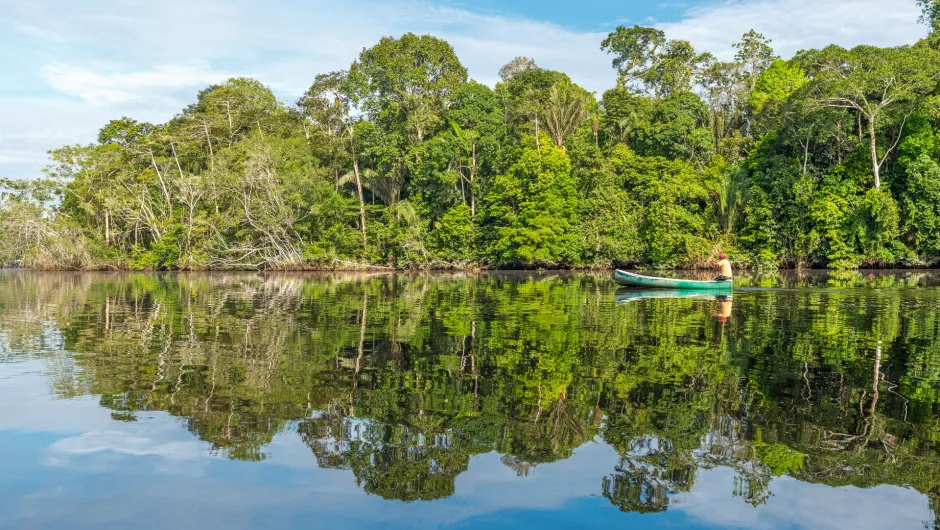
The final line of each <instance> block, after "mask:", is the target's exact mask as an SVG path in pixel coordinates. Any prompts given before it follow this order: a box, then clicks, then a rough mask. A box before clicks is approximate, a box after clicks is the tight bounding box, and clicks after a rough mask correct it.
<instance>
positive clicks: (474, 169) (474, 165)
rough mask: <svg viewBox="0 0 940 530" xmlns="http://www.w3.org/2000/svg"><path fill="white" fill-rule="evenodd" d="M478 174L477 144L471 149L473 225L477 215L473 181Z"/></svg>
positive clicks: (471, 221)
mask: <svg viewBox="0 0 940 530" xmlns="http://www.w3.org/2000/svg"><path fill="white" fill-rule="evenodd" d="M476 173H477V144H473V145H472V146H471V148H470V223H471V224H473V222H474V219H475V218H476V215H477V201H476V195H474V190H473V180H474V178H475V177H476Z"/></svg>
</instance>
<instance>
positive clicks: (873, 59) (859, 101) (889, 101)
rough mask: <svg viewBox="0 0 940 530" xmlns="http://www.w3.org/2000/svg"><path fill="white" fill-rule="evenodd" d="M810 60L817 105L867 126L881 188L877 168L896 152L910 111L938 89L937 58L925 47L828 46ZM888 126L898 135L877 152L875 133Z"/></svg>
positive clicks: (876, 180)
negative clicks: (850, 115)
mask: <svg viewBox="0 0 940 530" xmlns="http://www.w3.org/2000/svg"><path fill="white" fill-rule="evenodd" d="M808 58H810V65H811V68H812V71H811V74H812V75H813V81H812V83H811V85H810V87H811V91H812V93H813V94H814V96H815V97H816V98H817V101H818V103H819V105H821V106H823V107H833V108H844V109H850V110H854V111H856V112H857V113H858V115H859V117H860V118H861V119H863V120H864V121H865V122H866V124H867V130H868V137H869V147H870V151H871V165H872V174H873V177H874V185H875V188H876V189H878V188H880V187H881V168H882V167H883V166H884V164H885V161H886V160H887V159H888V157H889V156H890V154H891V153H892V152H893V151H894V149H895V147H897V144H898V142H899V141H900V139H901V135H902V133H903V129H904V123H905V122H906V120H907V117H908V116H909V115H910V113H911V112H912V110H913V106H914V105H916V104H917V102H918V100H919V99H920V98H923V97H924V96H926V95H927V94H929V93H930V92H932V91H933V90H934V89H936V86H937V79H938V77H940V52H938V51H937V50H934V49H932V48H929V47H927V46H914V47H906V46H902V47H898V48H876V47H874V46H857V47H855V48H853V49H851V50H846V49H844V48H841V47H839V46H829V47H827V48H825V49H823V50H821V51H820V52H818V53H813V54H810V55H809V56H808ZM889 121H890V122H893V123H894V124H895V125H896V130H895V131H893V134H891V136H890V137H889V138H888V140H887V145H881V146H880V149H879V132H880V131H879V129H880V128H881V127H882V126H883V125H885V122H889Z"/></svg>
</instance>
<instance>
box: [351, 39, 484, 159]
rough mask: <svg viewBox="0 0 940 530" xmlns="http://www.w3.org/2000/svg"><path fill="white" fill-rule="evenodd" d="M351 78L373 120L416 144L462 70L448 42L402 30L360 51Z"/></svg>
mask: <svg viewBox="0 0 940 530" xmlns="http://www.w3.org/2000/svg"><path fill="white" fill-rule="evenodd" d="M350 77H351V79H352V81H353V82H354V83H355V84H356V86H357V88H358V91H359V96H360V98H361V102H362V106H363V109H364V110H365V111H366V112H367V113H368V114H369V116H370V117H371V118H372V119H374V120H376V121H377V122H379V123H381V124H382V125H383V126H384V127H386V128H388V129H389V130H400V131H401V132H402V133H404V134H405V135H407V136H411V137H413V138H414V139H416V140H417V141H418V142H421V141H424V139H425V138H426V137H427V136H428V135H429V134H431V133H432V132H433V131H434V129H435V127H438V126H440V125H441V122H442V115H443V113H444V111H446V110H447V108H448V107H449V106H450V104H451V102H452V101H453V98H454V96H455V94H456V92H457V89H458V88H459V87H460V85H462V84H463V83H465V82H466V81H467V69H466V68H464V67H463V65H462V64H460V60H459V59H457V56H456V54H454V49H453V48H452V47H451V45H450V44H448V43H447V42H445V41H443V40H441V39H438V38H437V37H432V36H430V35H415V34H413V33H406V34H405V35H402V37H401V38H399V39H395V38H392V37H383V38H382V40H381V41H379V43H378V44H376V45H375V46H373V47H371V48H369V49H366V50H363V52H362V53H361V54H360V55H359V60H358V61H357V62H356V63H355V64H353V66H352V68H351V70H350Z"/></svg>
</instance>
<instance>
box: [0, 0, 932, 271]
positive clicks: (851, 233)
mask: <svg viewBox="0 0 940 530" xmlns="http://www.w3.org/2000/svg"><path fill="white" fill-rule="evenodd" d="M922 7H923V8H924V15H925V19H926V20H927V21H933V20H934V19H935V18H936V17H934V15H935V14H936V9H935V6H934V4H933V3H931V2H922ZM937 38H938V37H937V35H936V34H935V33H934V34H932V35H931V36H930V37H929V38H927V39H925V40H923V41H921V42H918V43H916V44H914V45H911V46H901V47H896V48H878V47H873V46H858V47H856V48H853V49H851V50H846V49H843V48H840V47H838V46H829V47H826V48H824V49H821V50H807V51H803V52H800V53H799V54H797V56H795V57H793V58H791V59H789V60H782V59H779V58H777V57H776V56H775V55H774V52H773V49H772V48H771V43H770V41H769V40H768V39H766V38H765V37H764V36H763V35H761V34H760V33H758V32H756V31H754V30H751V31H749V32H748V33H746V34H745V35H743V36H742V39H741V41H740V42H739V43H737V44H735V45H734V47H735V49H736V51H737V53H736V56H735V60H734V61H726V62H719V61H717V60H715V58H714V57H712V56H711V55H710V54H707V53H699V52H697V51H696V50H694V49H693V48H692V46H691V45H690V44H689V43H688V42H686V41H681V40H672V39H669V38H668V36H667V35H666V34H665V33H664V32H663V31H661V30H658V29H654V28H644V27H639V26H636V27H633V28H625V27H618V28H617V29H616V30H615V31H613V32H611V33H610V34H609V35H608V36H607V38H605V39H604V40H603V42H602V43H601V48H602V49H603V50H605V51H607V52H608V53H610V54H611V55H612V64H613V67H614V68H615V69H616V70H617V73H618V77H619V78H618V84H617V86H616V87H615V88H612V89H610V90H607V91H605V92H604V93H603V96H602V98H601V100H600V101H599V102H598V101H597V100H596V99H595V95H594V94H592V93H590V92H588V91H586V90H585V89H584V88H582V87H581V86H579V85H578V84H577V83H576V82H575V81H576V80H572V79H571V78H570V77H569V76H568V75H566V74H565V73H563V72H557V71H552V70H547V69H544V68H540V67H538V66H537V65H536V64H535V62H534V61H533V60H531V59H527V58H524V57H519V58H516V59H514V60H512V61H510V63H508V64H507V65H506V66H505V67H504V68H503V70H501V74H500V76H501V80H502V81H501V82H499V83H497V84H496V86H495V87H494V88H492V89H491V88H489V87H487V86H485V85H483V84H480V83H478V82H475V81H472V80H468V78H467V70H466V69H465V68H464V67H463V65H462V64H461V63H460V60H459V59H458V58H457V56H456V54H455V52H454V49H453V48H452V47H451V45H450V44H448V43H447V42H445V41H443V40H441V39H438V38H436V37H433V36H430V35H414V34H410V33H409V34H405V35H402V36H401V37H399V38H393V37H386V38H383V39H382V40H381V41H380V42H378V43H377V44H376V45H374V46H372V47H370V48H366V49H364V50H363V51H362V53H361V54H360V55H359V57H358V59H357V60H356V61H355V62H354V63H353V64H352V65H351V66H350V68H349V70H348V71H337V72H329V73H321V74H318V75H315V76H314V79H313V82H312V84H311V86H310V88H309V89H308V90H307V91H306V92H305V93H304V95H303V96H302V97H301V98H300V99H299V100H298V101H297V102H296V105H293V106H290V105H286V104H284V103H282V102H280V101H278V100H277V97H276V96H275V94H274V93H273V92H272V91H271V90H270V89H269V88H268V87H266V86H265V85H264V84H262V83H261V82H259V81H257V80H254V79H247V78H233V79H229V80H227V81H225V82H223V83H219V84H217V85H213V86H210V87H208V88H206V89H205V90H202V91H201V92H199V93H198V94H197V96H196V100H195V102H194V103H193V104H191V105H189V106H188V107H186V108H185V109H182V111H181V112H180V114H178V115H177V116H175V117H174V118H173V119H171V120H170V121H169V122H167V123H164V124H149V123H143V122H137V121H135V120H134V119H132V118H128V117H123V118H120V119H116V120H112V121H110V122H108V123H107V124H105V125H104V126H103V127H102V128H101V130H100V131H99V135H98V139H97V142H96V143H94V144H91V145H87V146H66V147H63V148H60V149H56V150H53V151H52V152H51V153H50V156H51V160H50V166H49V167H48V168H47V170H46V176H45V177H44V178H42V179H36V180H34V181H31V182H30V183H29V184H28V185H23V184H16V183H10V182H7V183H5V184H4V185H3V190H4V191H3V193H4V198H3V199H2V200H0V242H2V247H3V250H2V256H0V261H2V262H3V263H5V264H15V265H24V266H32V267H44V268H128V267H133V268H143V269H184V270H185V269H305V268H359V267H367V266H373V265H378V266H393V267H400V268H430V267H474V266H496V267H573V266H586V267H608V266H613V265H625V266H626V265H652V266H656V267H696V266H701V265H704V264H705V263H707V262H708V260H709V257H710V256H711V255H712V253H713V252H715V251H718V250H723V251H725V252H729V253H730V254H731V255H732V256H734V257H735V260H736V262H738V263H740V264H747V265H755V266H759V267H774V266H795V265H803V266H811V267H829V268H840V269H843V268H854V267H888V266H899V265H900V266H910V265H917V266H923V265H931V264H936V263H940V235H938V233H940V207H938V206H937V205H938V204H940V169H938V168H940V166H938V162H937V161H938V160H940V132H938V131H940V92H938V89H937V83H938V80H940V47H938V46H936V39H937ZM535 139H538V140H535ZM21 226H22V227H24V228H20V227H21Z"/></svg>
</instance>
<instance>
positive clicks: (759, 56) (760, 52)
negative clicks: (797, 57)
mask: <svg viewBox="0 0 940 530" xmlns="http://www.w3.org/2000/svg"><path fill="white" fill-rule="evenodd" d="M770 42H771V41H770V39H768V38H766V37H764V36H763V35H761V34H760V33H758V32H756V31H754V30H753V29H752V30H750V31H748V32H747V33H745V34H744V36H743V37H742V38H741V42H738V43H736V44H734V48H735V49H736V50H738V51H737V53H736V54H735V55H734V58H735V60H737V61H739V62H741V63H742V64H744V66H745V68H746V70H747V82H748V86H749V87H750V91H751V92H753V91H754V86H755V84H756V83H757V78H758V77H760V75H761V74H762V73H764V70H767V68H768V67H770V65H771V63H773V61H774V60H775V59H777V57H775V56H774V49H773V48H771V47H770Z"/></svg>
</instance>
